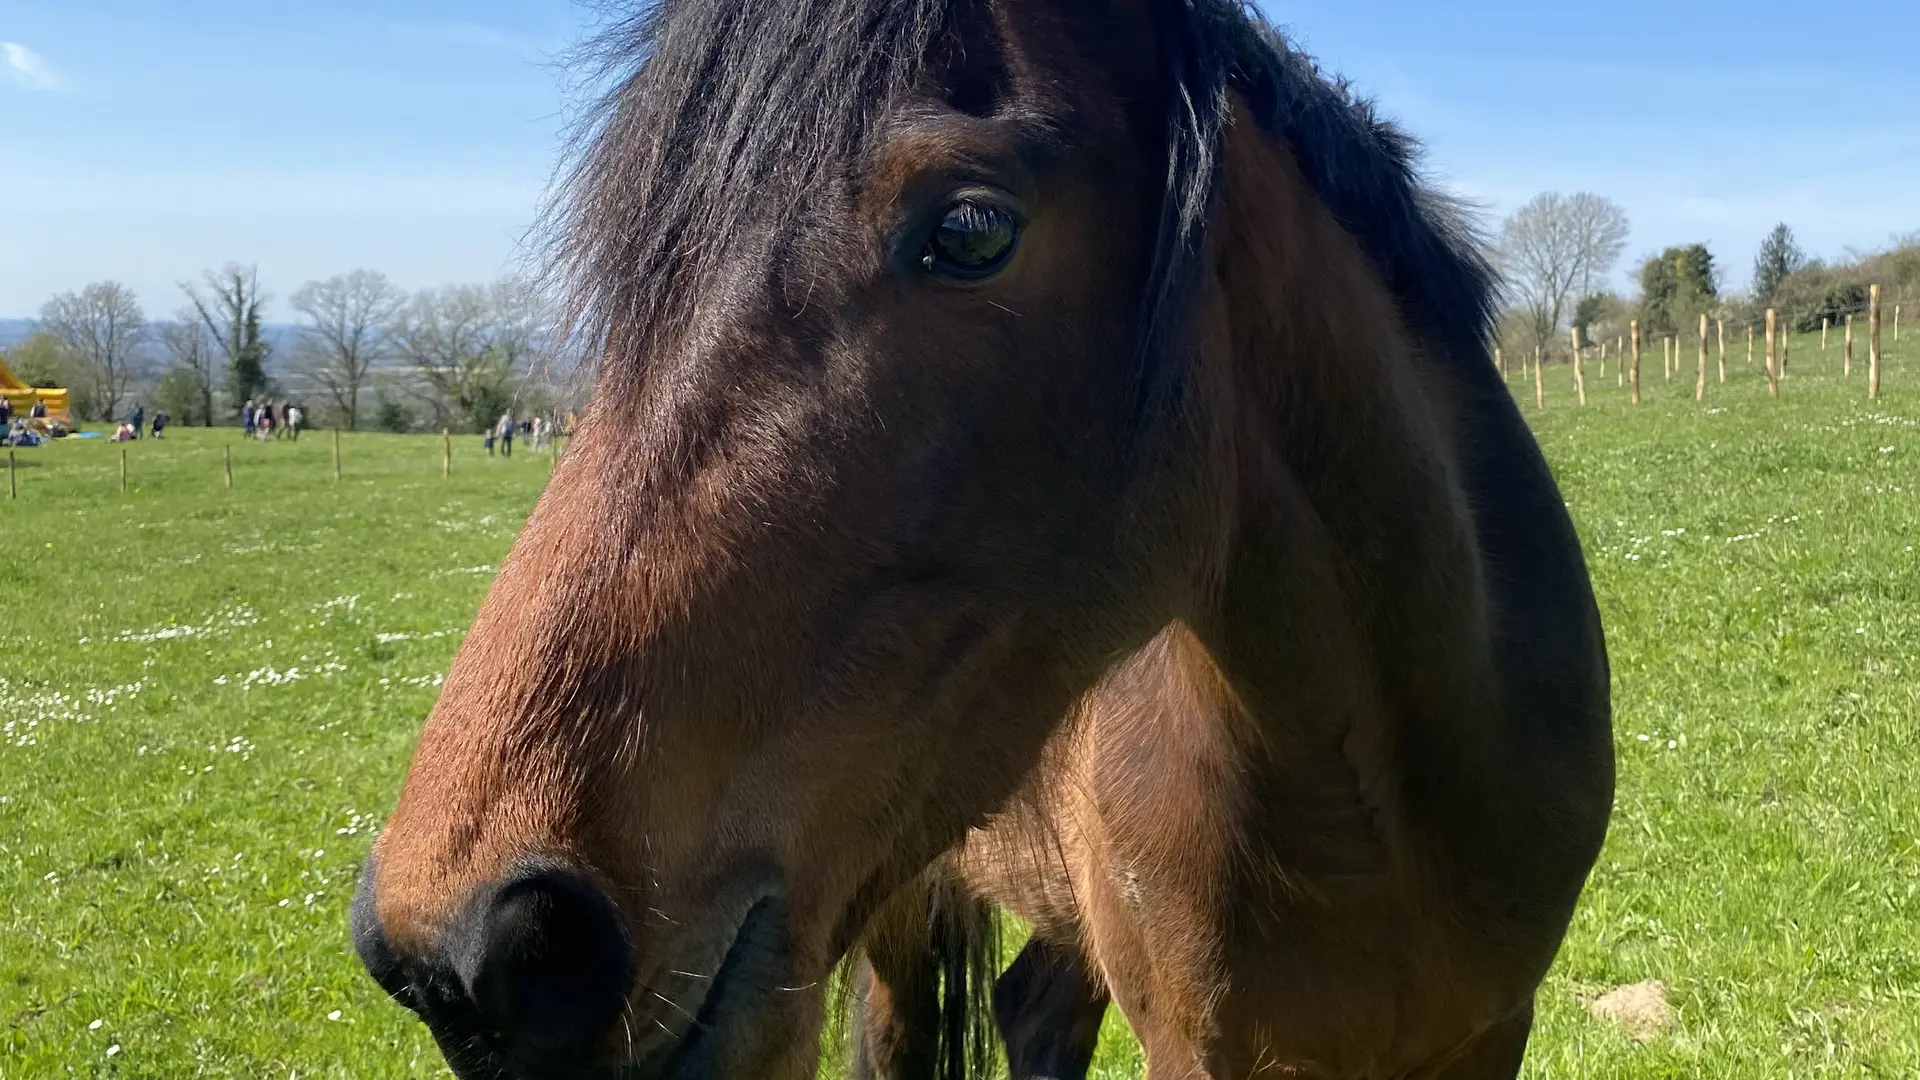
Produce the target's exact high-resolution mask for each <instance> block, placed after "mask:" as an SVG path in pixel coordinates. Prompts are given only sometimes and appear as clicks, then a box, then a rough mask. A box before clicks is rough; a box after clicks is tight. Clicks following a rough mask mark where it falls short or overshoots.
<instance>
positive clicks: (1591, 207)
mask: <svg viewBox="0 0 1920 1080" xmlns="http://www.w3.org/2000/svg"><path fill="white" fill-rule="evenodd" d="M1566 210H1567V215H1568V217H1570V218H1571V219H1572V227H1573V234H1574V237H1575V241H1576V244H1577V254H1576V257H1577V259H1578V260H1579V266H1580V294H1579V296H1577V297H1575V299H1576V300H1585V299H1586V298H1587V297H1589V296H1592V295H1593V291H1594V290H1593V282H1594V280H1595V279H1596V278H1597V279H1599V280H1600V281H1601V282H1602V287H1603V288H1604V283H1605V281H1606V278H1607V275H1608V274H1611V273H1613V268H1614V267H1615V266H1616V265H1618V264H1619V262H1620V253H1621V252H1622V251H1625V250H1626V248H1627V234H1628V233H1629V232H1631V231H1632V230H1631V228H1630V227H1629V226H1628V224H1627V212H1626V211H1625V210H1622V209H1621V208H1620V204H1619V203H1616V202H1614V201H1613V200H1612V199H1609V198H1607V197H1606V196H1604V195H1595V194H1593V193H1592V192H1589V191H1580V192H1575V193H1574V194H1573V195H1570V196H1568V198H1567V203H1566Z"/></svg>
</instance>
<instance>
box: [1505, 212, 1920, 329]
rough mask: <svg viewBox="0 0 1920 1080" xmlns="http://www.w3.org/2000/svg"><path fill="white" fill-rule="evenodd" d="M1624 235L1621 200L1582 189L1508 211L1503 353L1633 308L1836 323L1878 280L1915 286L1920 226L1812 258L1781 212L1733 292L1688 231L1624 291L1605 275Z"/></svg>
mask: <svg viewBox="0 0 1920 1080" xmlns="http://www.w3.org/2000/svg"><path fill="white" fill-rule="evenodd" d="M1628 235H1629V227H1628V221H1627V215H1626V212H1625V211H1624V210H1622V209H1621V208H1620V207H1619V206H1618V205H1617V204H1615V203H1614V202H1613V201H1612V200H1610V199H1606V198H1604V197H1602V196H1598V195H1593V194H1588V193H1584V192H1583V193H1580V194H1575V195H1561V194H1559V193H1555V192H1549V193H1546V194H1542V195H1539V196H1536V197H1535V198H1533V199H1532V200H1530V201H1529V202H1527V203H1526V205H1524V206H1522V207H1520V209H1518V210H1517V211H1515V212H1514V213H1513V214H1512V216H1510V217H1508V218H1507V219H1506V221H1505V222H1504V223H1503V225H1502V227H1501V230H1500V236H1499V240H1498V242H1497V243H1496V245H1495V247H1494V251H1493V257H1494V263H1495V266H1496V267H1497V268H1498V269H1499V271H1500V273H1501V276H1502V278H1503V280H1504V283H1505V285H1506V290H1507V299H1508V303H1509V306H1508V308H1507V309H1506V311H1505V312H1504V313H1503V315H1502V316H1501V320H1500V325H1499V327H1498V340H1499V342H1500V344H1501V346H1502V348H1503V349H1505V350H1506V351H1507V353H1508V355H1510V356H1513V357H1521V356H1527V355H1531V353H1532V351H1533V349H1534V348H1535V347H1536V346H1537V347H1540V348H1542V349H1543V350H1545V351H1546V352H1547V353H1548V354H1549V355H1558V354H1559V353H1561V352H1562V351H1564V350H1565V349H1566V347H1567V341H1568V338H1567V331H1568V330H1569V329H1570V328H1573V327H1579V328H1580V330H1581V331H1582V334H1583V336H1584V337H1585V339H1586V340H1589V341H1600V340H1611V339H1613V338H1616V337H1622V336H1625V335H1626V333H1627V331H1628V324H1629V323H1630V322H1631V321H1633V320H1638V321H1639V323H1640V331H1641V333H1642V335H1644V336H1647V337H1658V336H1661V335H1666V334H1674V333H1686V332H1688V331H1691V330H1692V329H1693V328H1695V327H1697V326H1698V324H1699V319H1700V316H1701V315H1706V316H1708V317H1709V318H1714V319H1721V318H1724V319H1726V320H1728V321H1729V322H1730V323H1747V322H1752V321H1756V320H1757V319H1758V318H1759V317H1760V316H1761V315H1762V313H1764V311H1765V310H1766V309H1767V308H1774V309H1776V310H1777V311H1778V312H1779V314H1780V317H1781V318H1783V319H1785V320H1787V321H1788V322H1789V324H1790V325H1792V326H1793V327H1794V329H1796V330H1799V331H1802V332H1806V331H1811V330H1818V329H1820V323H1821V319H1822V317H1823V316H1825V317H1829V318H1832V319H1833V321H1834V322H1835V323H1836V324H1837V323H1838V322H1840V321H1841V319H1840V315H1841V314H1842V313H1844V312H1847V311H1858V310H1860V309H1862V308H1863V307H1864V306H1865V305H1866V302H1867V286H1868V285H1869V284H1871V283H1875V282H1877V283H1879V284H1880V285H1882V286H1883V287H1884V288H1887V289H1889V290H1892V291H1894V292H1895V293H1904V292H1906V291H1908V290H1913V291H1920V233H1913V234H1910V235H1907V236H1903V237H1897V238H1895V240H1894V242H1893V245H1892V247H1891V248H1890V249H1889V250H1887V251H1884V252H1875V253H1861V252H1849V256H1848V258H1847V259H1845V260H1841V261H1835V262H1825V261H1822V260H1820V259H1814V258H1809V257H1808V256H1807V255H1806V254H1805V253H1804V252H1803V251H1802V250H1801V249H1800V247H1799V245H1798V243H1796V242H1795V240H1794V236H1793V230H1792V229H1791V228H1789V227H1788V226H1787V225H1785V224H1781V225H1776V226H1775V227H1774V228H1773V230H1772V231H1771V232H1769V233H1768V234H1767V236H1766V238H1765V239H1764V240H1763V241H1762V242H1761V245H1760V249H1759V252H1758V254H1757V255H1756V257H1755V260H1754V268H1753V279H1752V284H1751V286H1750V287H1749V289H1748V290H1747V291H1746V292H1745V293H1744V294H1738V295H1730V294H1728V293H1727V292H1726V290H1725V286H1724V279H1723V275H1722V273H1721V268H1720V266H1719V264H1718V263H1717V262H1716V260H1715V259H1714V256H1713V253H1712V252H1711V251H1709V250H1708V248H1707V245H1705V244H1702V243H1692V244H1679V245H1675V246H1672V247H1668V248H1666V249H1665V250H1663V251H1661V252H1659V253H1658V254H1653V255H1648V256H1646V257H1645V258H1643V259H1642V260H1641V261H1640V264H1639V272H1638V273H1637V275H1636V276H1635V281H1636V282H1637V283H1638V285H1639V293H1638V295H1637V296H1622V295H1620V294H1618V293H1615V292H1613V291H1612V290H1610V289H1608V288H1606V281H1607V279H1608V277H1609V276H1610V275H1611V274H1612V273H1613V272H1614V269H1615V267H1616V266H1618V264H1619V259H1620V256H1621V254H1622V253H1623V252H1624V251H1625V249H1626V241H1627V237H1628Z"/></svg>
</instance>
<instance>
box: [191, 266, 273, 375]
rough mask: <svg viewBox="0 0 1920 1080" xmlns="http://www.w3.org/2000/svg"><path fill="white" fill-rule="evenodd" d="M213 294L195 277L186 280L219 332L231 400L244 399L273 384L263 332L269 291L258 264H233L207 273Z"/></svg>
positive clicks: (212, 330) (212, 329)
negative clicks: (204, 291)
mask: <svg viewBox="0 0 1920 1080" xmlns="http://www.w3.org/2000/svg"><path fill="white" fill-rule="evenodd" d="M201 277H202V281H203V282H204V283H205V285H206V289H207V294H206V295H203V294H202V293H201V291H200V290H199V288H197V287H195V286H194V285H193V283H192V282H186V281H183V282H181V283H180V291H182V292H184V293H186V294H187V299H188V300H189V301H191V302H192V304H193V310H194V312H195V313H196V314H198V315H199V316H200V321H201V322H202V323H204V324H205V325H206V328H207V332H208V333H209V334H212V335H213V340H214V343H215V344H216V345H217V346H218V347H219V349H220V354H221V356H222V358H223V359H225V361H226V366H227V393H228V394H229V395H231V397H232V400H231V402H230V404H232V405H233V406H234V407H238V406H239V404H240V403H241V402H242V401H244V400H247V399H249V398H252V397H255V396H256V395H259V394H264V393H265V392H266V389H267V354H268V351H269V350H268V347H267V343H266V341H265V340H264V339H263V338H262V337H261V336H260V309H261V308H262V307H264V306H265V305H266V302H267V298H266V295H265V294H263V293H262V292H261V291H260V275H259V272H258V270H257V269H256V268H254V267H251V266H241V265H240V264H239V263H228V264H227V265H226V266H225V267H222V268H221V269H220V271H219V272H218V273H216V272H214V271H212V270H209V271H207V272H206V273H205V274H203V275H202V276H201Z"/></svg>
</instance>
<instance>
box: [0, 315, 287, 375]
mask: <svg viewBox="0 0 1920 1080" xmlns="http://www.w3.org/2000/svg"><path fill="white" fill-rule="evenodd" d="M299 332H300V327H299V326H298V325H296V324H294V323H266V324H264V325H263V326H261V327H260V336H262V337H264V338H266V339H267V344H268V345H270V346H272V347H273V363H270V364H269V365H268V367H269V369H271V370H278V367H279V364H280V363H282V362H284V361H285V360H286V359H287V357H289V356H291V355H293V345H294V339H295V337H296V336H297V335H298V334H299ZM32 333H33V320H32V319H0V349H4V348H6V347H7V346H9V345H17V344H19V343H20V342H22V341H25V340H26V339H27V338H28V337H29V336H30V335H31V334H32Z"/></svg>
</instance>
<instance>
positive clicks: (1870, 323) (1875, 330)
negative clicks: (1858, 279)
mask: <svg viewBox="0 0 1920 1080" xmlns="http://www.w3.org/2000/svg"><path fill="white" fill-rule="evenodd" d="M1879 396H1880V286H1878V285H1869V286H1867V398H1868V399H1869V400H1871V399H1873V398H1877V397H1879Z"/></svg>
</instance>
